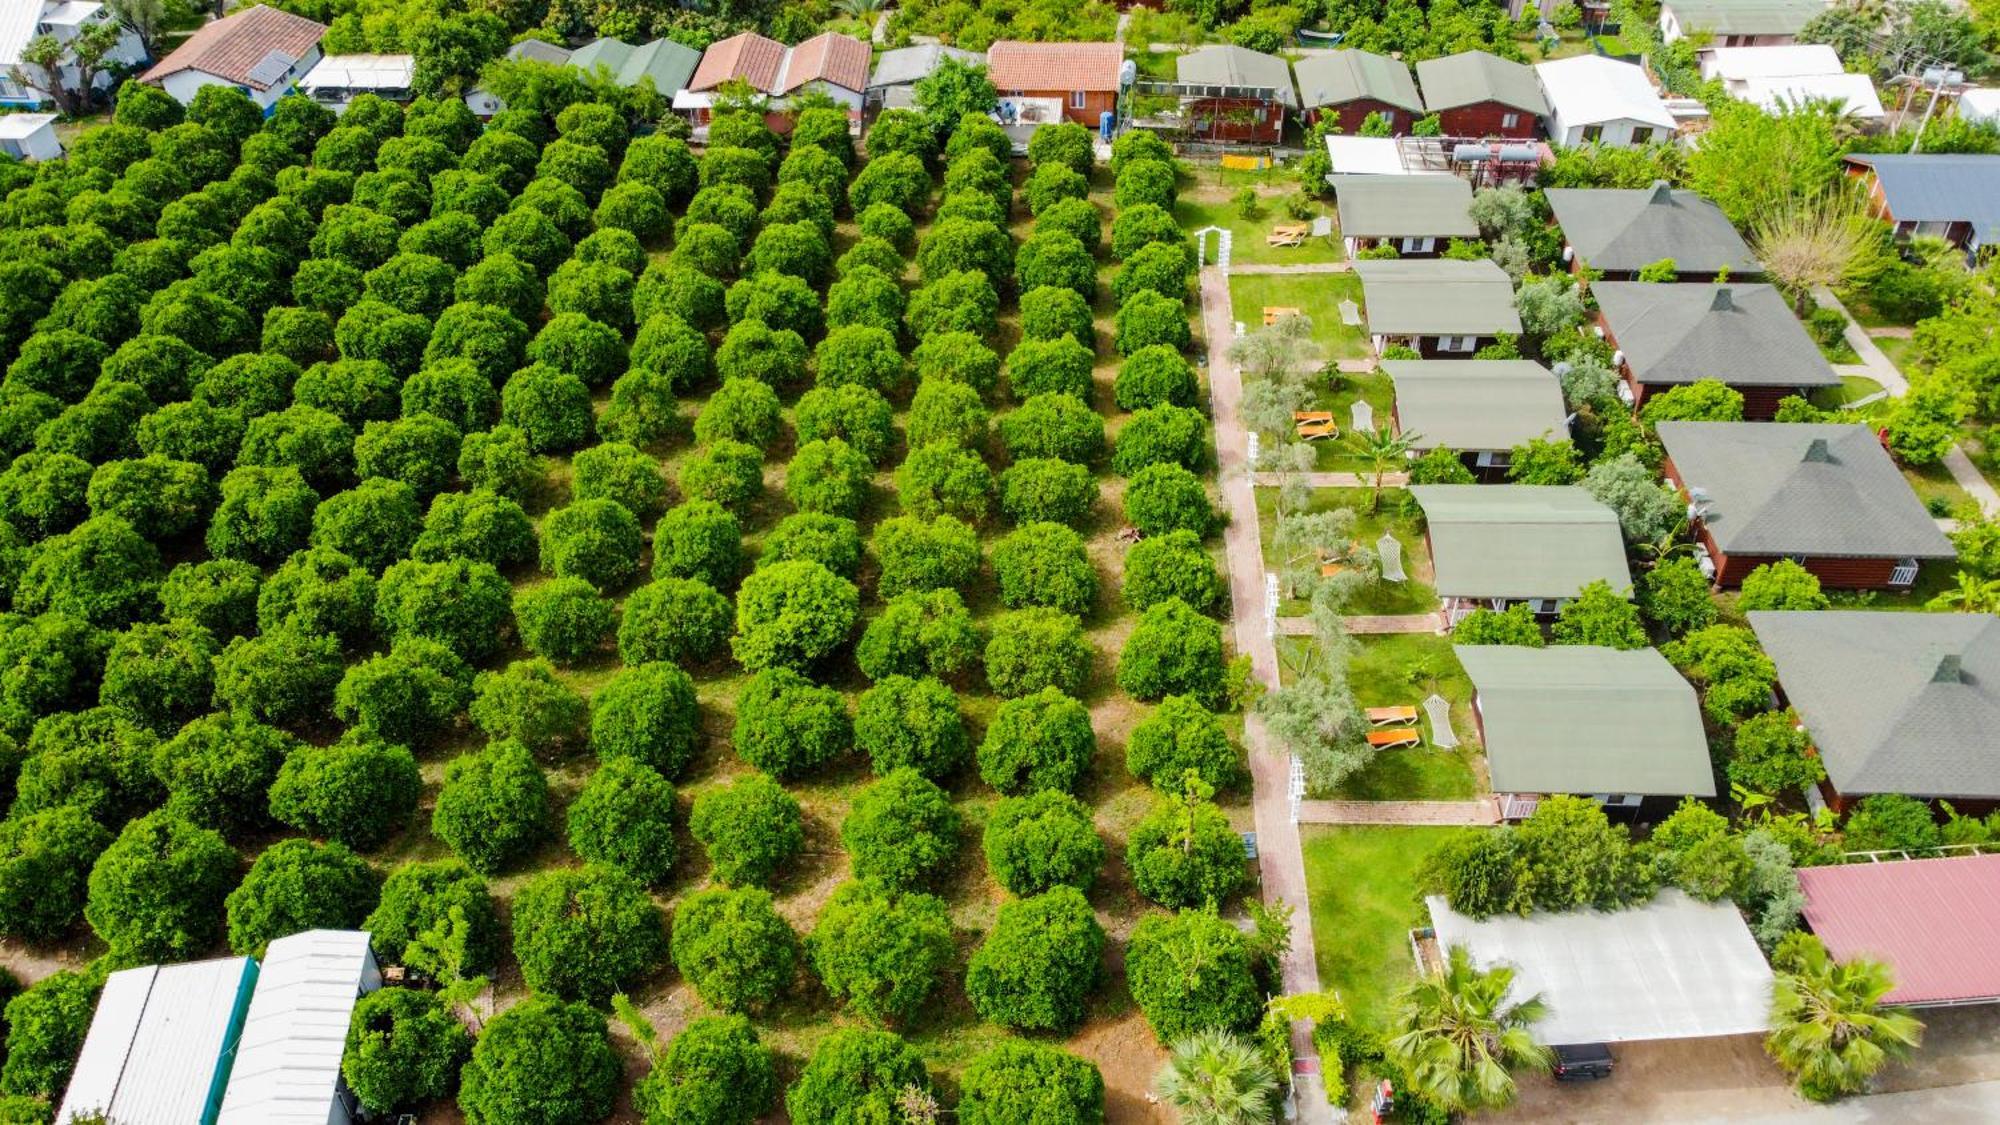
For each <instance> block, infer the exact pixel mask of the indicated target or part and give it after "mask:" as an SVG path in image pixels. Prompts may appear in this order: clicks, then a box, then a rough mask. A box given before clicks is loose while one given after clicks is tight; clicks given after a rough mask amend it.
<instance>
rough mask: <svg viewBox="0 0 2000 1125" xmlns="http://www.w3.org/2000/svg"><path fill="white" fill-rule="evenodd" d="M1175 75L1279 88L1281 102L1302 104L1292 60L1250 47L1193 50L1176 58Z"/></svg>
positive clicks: (1222, 83) (1207, 82)
mask: <svg viewBox="0 0 2000 1125" xmlns="http://www.w3.org/2000/svg"><path fill="white" fill-rule="evenodd" d="M1174 77H1175V78H1176V79H1177V80H1179V81H1181V82H1189V83H1197V84H1200V85H1203V86H1262V87H1265V88H1268V89H1272V90H1276V91H1277V92H1278V94H1277V97H1278V101H1279V102H1280V103H1282V104H1284V105H1287V106H1290V107H1291V108H1293V109H1297V108H1298V107H1299V92H1298V90H1296V89H1294V88H1293V86H1292V66H1291V64H1290V63H1288V62H1286V61H1285V60H1283V59H1281V58H1279V57H1278V56H1276V55H1267V54H1265V53H1264V52H1262V51H1253V50H1251V49H1250V48H1248V47H1237V46H1234V45H1220V46H1211V47H1203V48H1201V49H1200V50H1197V51H1192V52H1189V53H1188V54H1185V55H1182V56H1181V57H1180V58H1178V59H1175V60H1174Z"/></svg>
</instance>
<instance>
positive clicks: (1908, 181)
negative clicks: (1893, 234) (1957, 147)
mask: <svg viewBox="0 0 2000 1125" xmlns="http://www.w3.org/2000/svg"><path fill="white" fill-rule="evenodd" d="M1847 159H1848V160H1850V161H1852V162H1854V163H1856V164H1863V165H1866V166H1868V167H1871V168H1873V169H1875V177H1876V179H1878V180H1880V181H1881V184H1882V198H1883V199H1884V200H1886V201H1887V202H1888V204H1889V212H1890V213H1891V214H1893V215H1895V216H1896V218H1897V220H1898V221H1901V222H1946V223H1951V222H1964V223H1971V224H1972V233H1973V234H1975V235H1977V236H1978V238H1979V241H1980V242H1981V243H1989V244H1990V243H1992V242H1994V241H2000V156H1985V155H1976V154H1972V153H1914V154H1912V153H1882V154H1872V153H1871V154H1868V155H1862V154H1858V153H1857V154H1856V155H1854V156H1850V157H1848V158H1847Z"/></svg>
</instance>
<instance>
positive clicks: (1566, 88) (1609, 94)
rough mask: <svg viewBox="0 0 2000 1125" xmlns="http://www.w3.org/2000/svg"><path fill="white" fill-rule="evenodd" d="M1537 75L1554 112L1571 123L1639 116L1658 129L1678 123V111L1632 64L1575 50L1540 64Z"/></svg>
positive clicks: (1594, 123) (1621, 119) (1671, 126)
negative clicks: (1675, 112)
mask: <svg viewBox="0 0 2000 1125" xmlns="http://www.w3.org/2000/svg"><path fill="white" fill-rule="evenodd" d="M1535 80H1536V81H1538V82H1540V83H1541V85H1542V94H1543V95H1544V96H1545V97H1546V98H1547V99H1548V103H1549V110H1550V112H1551V113H1553V114H1554V115H1555V116H1557V117H1560V118H1562V123H1563V124H1564V125H1565V126H1567V127H1569V128H1572V129H1573V128H1575V127H1576V126H1578V125H1596V124H1602V123H1604V122H1607V121H1637V122H1639V123H1641V124H1644V125H1650V126H1653V127H1654V128H1656V129H1672V128H1675V127H1676V122H1675V121H1674V115H1673V114H1671V113H1668V112H1667V106H1666V103H1665V102H1663V101H1661V100H1660V95H1659V92H1658V91H1656V90H1654V89H1653V83H1652V81H1651V80H1650V79H1648V78H1647V77H1646V72H1645V71H1644V70H1643V69H1641V68H1639V67H1638V66H1635V65H1633V64H1632V63H1628V62H1619V61H1618V60H1617V59H1606V58H1600V57H1598V56H1596V55H1576V56H1573V57H1571V58H1567V59H1557V60H1555V61H1554V62H1545V63H1536V64H1535ZM1558 139H1560V138H1558Z"/></svg>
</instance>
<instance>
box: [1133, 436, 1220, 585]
mask: <svg viewBox="0 0 2000 1125" xmlns="http://www.w3.org/2000/svg"><path fill="white" fill-rule="evenodd" d="M1146 471H1147V472H1151V471H1152V470H1151V469H1148V470H1146ZM1182 471H1185V470H1182ZM1135 522H1136V521H1135ZM1222 593H1223V588H1222V576H1221V574H1220V573H1218V572H1217V570H1216V566H1215V560H1214V559H1212V558H1210V557H1209V555H1208V552H1207V551H1205V550H1203V549H1202V546H1201V537H1200V536H1199V535H1197V534H1196V533H1195V532H1192V531H1188V530H1185V529H1176V530H1171V531H1167V532H1165V533H1164V534H1159V535H1149V536H1147V537H1146V538H1145V539H1141V540H1140V541H1139V542H1137V543H1134V544H1133V545H1132V546H1131V547H1129V548H1127V550H1126V552H1125V580H1124V584H1123V594H1124V597H1125V604H1126V605H1129V606H1131V607H1132V608H1133V609H1136V610H1140V611H1144V610H1148V609H1151V608H1152V607H1153V606H1155V605H1158V604H1160V603H1161V602H1165V601H1168V600H1171V599H1177V600H1179V601H1182V602H1186V603H1187V604H1188V605H1189V606H1190V607H1191V608H1193V609H1196V610H1202V611H1206V610H1208V609H1211V608H1213V607H1214V606H1215V605H1216V603H1218V602H1219V601H1221V599H1222Z"/></svg>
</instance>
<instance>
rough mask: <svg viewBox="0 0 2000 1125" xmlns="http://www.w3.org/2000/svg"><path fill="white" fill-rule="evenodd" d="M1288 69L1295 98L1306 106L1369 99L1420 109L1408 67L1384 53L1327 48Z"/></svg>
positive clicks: (1400, 107)
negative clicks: (1292, 76) (1294, 83)
mask: <svg viewBox="0 0 2000 1125" xmlns="http://www.w3.org/2000/svg"><path fill="white" fill-rule="evenodd" d="M1292 71H1293V73H1295V74H1297V75H1298V79H1299V97H1300V98H1301V99H1302V100H1303V101H1304V102H1305V105H1306V107H1307V108H1309V109H1310V108H1312V107H1315V106H1323V105H1341V104H1343V103H1345V102H1351V101H1355V100H1356V99H1359V98H1373V99H1375V100H1376V101H1378V102H1386V103H1388V104H1389V105H1392V106H1395V107H1397V108H1398V109H1407V110H1409V111H1410V112H1411V113H1422V112H1423V111H1424V100H1423V98H1421V97H1419V96H1418V95H1417V83H1416V80H1415V79H1413V78H1411V77H1410V68H1409V67H1407V66H1405V65H1403V63H1401V62H1399V61H1397V60H1396V59H1392V58H1389V57H1388V56H1387V55H1377V54H1373V53H1370V52H1368V51H1329V52H1327V53H1326V54H1323V55H1308V56H1307V57H1305V58H1302V59H1300V60H1299V61H1298V63H1297V64H1295V65H1294V66H1293V67H1292Z"/></svg>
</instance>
